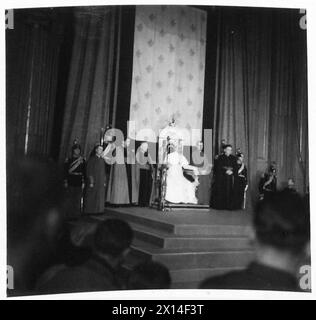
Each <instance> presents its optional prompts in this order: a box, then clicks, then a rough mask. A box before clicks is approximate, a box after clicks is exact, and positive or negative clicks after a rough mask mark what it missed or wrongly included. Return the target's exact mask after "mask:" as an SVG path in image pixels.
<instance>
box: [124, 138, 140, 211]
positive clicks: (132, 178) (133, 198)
mask: <svg viewBox="0 0 316 320" xmlns="http://www.w3.org/2000/svg"><path fill="white" fill-rule="evenodd" d="M125 143H126V148H125V150H124V157H125V159H126V171H127V180H128V191H129V200H130V203H131V204H135V205H136V204H138V196H139V171H138V170H137V166H136V154H135V141H134V140H133V141H131V140H130V139H127V140H126V142H125Z"/></svg>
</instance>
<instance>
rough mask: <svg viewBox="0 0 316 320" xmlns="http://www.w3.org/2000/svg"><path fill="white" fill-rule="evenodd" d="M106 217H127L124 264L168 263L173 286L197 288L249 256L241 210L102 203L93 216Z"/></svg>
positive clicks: (240, 265)
mask: <svg viewBox="0 0 316 320" xmlns="http://www.w3.org/2000/svg"><path fill="white" fill-rule="evenodd" d="M107 217H117V218H120V219H123V220H125V221H127V222H129V223H130V225H131V226H132V228H133V230H134V232H135V240H134V242H133V244H132V251H131V254H130V255H129V257H128V259H127V262H126V264H125V268H126V269H132V268H133V266H134V265H136V264H137V263H139V262H141V261H144V260H146V259H153V260H154V261H159V262H161V263H163V264H164V265H166V266H167V267H168V268H169V270H170V273H171V276H172V280H173V285H172V287H173V288H183V289H189V288H197V287H198V284H199V283H200V282H201V281H202V280H203V279H205V278H206V277H208V276H212V275H217V274H221V273H224V272H227V271H230V270H236V269H242V268H244V267H245V266H246V265H247V264H248V263H249V261H250V260H251V259H252V258H253V249H252V245H251V243H250V235H251V214H250V213H248V212H246V211H219V210H214V209H203V210H200V209H199V210H194V209H190V208H189V209H178V210H176V211H167V212H162V211H158V210H155V209H151V208H139V207H122V208H106V211H105V215H102V216H99V217H98V218H97V219H100V220H101V219H106V218H107Z"/></svg>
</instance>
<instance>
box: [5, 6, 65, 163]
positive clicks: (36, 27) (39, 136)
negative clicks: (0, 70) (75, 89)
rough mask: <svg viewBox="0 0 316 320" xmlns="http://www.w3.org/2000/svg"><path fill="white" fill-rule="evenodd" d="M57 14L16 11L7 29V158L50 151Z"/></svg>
mask: <svg viewBox="0 0 316 320" xmlns="http://www.w3.org/2000/svg"><path fill="white" fill-rule="evenodd" d="M57 16H58V13H57V12H56V11H54V10H50V9H37V10H35V9H34V10H31V9H30V10H26V9H25V10H22V9H21V10H14V29H7V30H6V124H7V126H6V129H7V131H6V133H7V157H8V159H10V157H11V156H12V155H13V154H31V155H49V151H50V142H51V135H52V125H53V118H54V109H55V95H56V82H57V64H58V56H59V48H60V40H61V37H62V32H63V30H62V24H61V23H58V22H57V20H56V17H57Z"/></svg>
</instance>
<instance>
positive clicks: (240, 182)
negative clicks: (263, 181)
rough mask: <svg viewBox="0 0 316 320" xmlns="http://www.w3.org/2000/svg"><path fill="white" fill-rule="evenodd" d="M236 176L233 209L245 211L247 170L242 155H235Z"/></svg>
mask: <svg viewBox="0 0 316 320" xmlns="http://www.w3.org/2000/svg"><path fill="white" fill-rule="evenodd" d="M237 166H238V175H237V178H236V181H235V183H234V205H233V207H234V209H236V210H240V209H245V206H246V203H245V202H246V191H247V189H248V182H247V168H246V165H245V163H244V155H243V154H242V153H239V154H237Z"/></svg>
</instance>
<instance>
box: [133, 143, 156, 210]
mask: <svg viewBox="0 0 316 320" xmlns="http://www.w3.org/2000/svg"><path fill="white" fill-rule="evenodd" d="M136 160H137V170H139V196H138V205H139V206H140V207H148V206H149V205H150V202H151V196H152V190H153V178H152V174H153V167H152V161H151V159H150V156H149V153H148V143H147V142H142V144H141V145H140V147H139V148H138V151H137V155H136Z"/></svg>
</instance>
